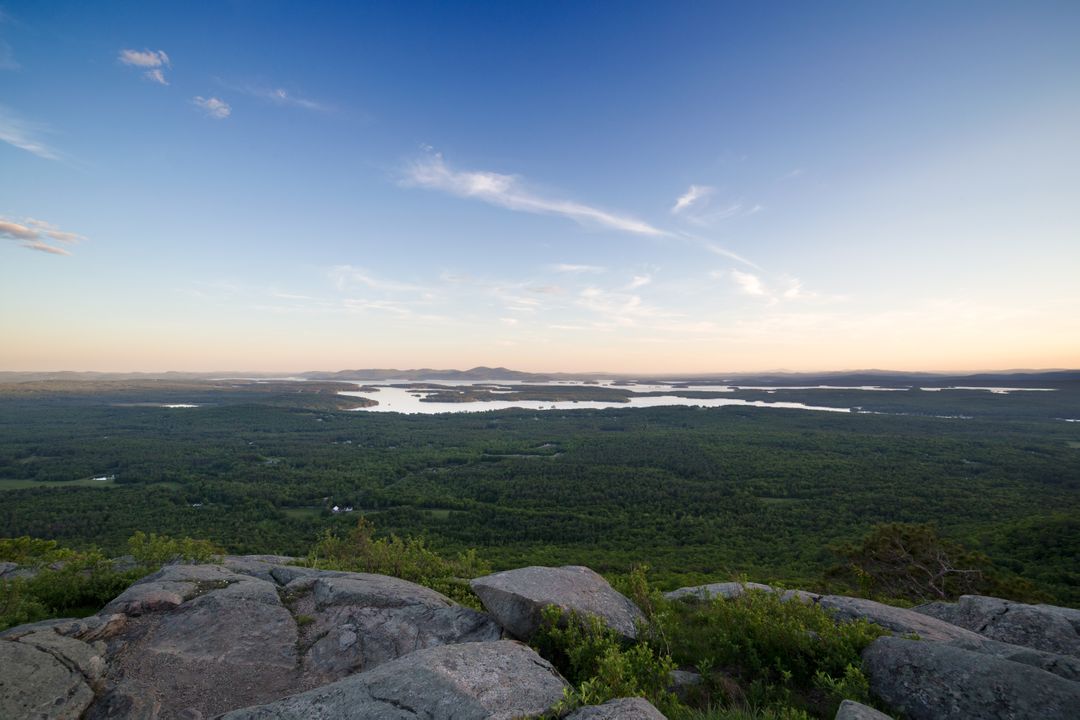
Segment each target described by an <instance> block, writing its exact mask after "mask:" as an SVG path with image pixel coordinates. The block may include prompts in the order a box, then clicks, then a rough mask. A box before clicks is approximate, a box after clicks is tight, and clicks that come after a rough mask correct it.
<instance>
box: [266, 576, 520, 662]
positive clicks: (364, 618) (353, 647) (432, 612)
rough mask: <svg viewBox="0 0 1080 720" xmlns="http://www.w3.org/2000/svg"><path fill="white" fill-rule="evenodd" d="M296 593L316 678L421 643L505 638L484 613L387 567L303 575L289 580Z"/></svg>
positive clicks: (304, 642) (296, 606)
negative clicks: (385, 570) (392, 574)
mask: <svg viewBox="0 0 1080 720" xmlns="http://www.w3.org/2000/svg"><path fill="white" fill-rule="evenodd" d="M286 591H287V592H288V593H290V594H291V597H294V598H296V600H295V602H294V603H293V609H294V612H296V613H297V616H298V617H303V618H305V619H307V618H311V620H310V621H307V622H306V623H305V625H304V626H303V627H301V630H300V632H301V645H302V646H304V647H305V648H306V650H305V651H304V654H303V658H302V662H303V665H304V668H305V670H306V671H307V673H308V674H309V675H310V676H311V677H312V679H317V680H319V681H321V682H330V681H332V680H336V679H338V678H340V677H343V676H344V675H346V674H349V673H352V672H356V671H358V670H366V669H369V668H373V667H375V666H377V665H379V664H381V663H384V662H387V661H389V660H393V659H395V658H398V657H401V656H402V655H405V654H407V653H410V652H412V651H413V650H418V649H421V648H429V647H434V646H436V645H445V644H448V643H462V642H482V641H492V640H498V639H499V638H500V637H501V636H502V630H501V628H500V627H499V626H498V624H497V623H496V622H495V621H494V620H493V619H492V618H491V617H490V616H489V615H486V614H484V613H480V612H477V611H475V610H472V609H470V608H466V607H462V606H461V605H457V604H456V603H453V602H451V601H450V600H449V599H448V598H446V597H445V596H444V595H442V594H440V593H437V592H435V591H434V590H430V589H428V588H425V587H422V586H420V585H416V584H414V583H411V582H408V581H405V580H399V579H398V578H392V577H387V576H385V575H370V574H363V573H355V574H349V575H335V576H329V577H311V576H307V577H300V578H297V579H295V580H293V581H292V582H291V583H289V584H288V585H286Z"/></svg>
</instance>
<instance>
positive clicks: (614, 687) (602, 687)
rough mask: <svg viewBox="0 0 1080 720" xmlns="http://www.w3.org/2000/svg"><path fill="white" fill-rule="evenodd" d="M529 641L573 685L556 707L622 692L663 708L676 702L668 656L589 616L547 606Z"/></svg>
mask: <svg viewBox="0 0 1080 720" xmlns="http://www.w3.org/2000/svg"><path fill="white" fill-rule="evenodd" d="M531 642H532V645H533V647H534V648H535V649H536V651H537V652H539V653H540V655H542V656H543V657H545V658H547V659H548V660H549V661H550V662H551V663H552V664H553V665H555V667H556V668H557V669H558V670H559V672H561V673H562V674H563V677H565V678H566V679H567V680H568V681H570V683H571V684H572V685H573V686H574V687H573V689H572V690H571V691H568V693H567V697H566V699H565V700H564V701H563V703H562V704H561V706H560V708H559V710H560V711H567V710H572V709H573V708H575V707H578V706H581V705H598V704H600V703H604V702H607V701H608V700H612V699H615V698H621V697H645V698H648V700H649V701H650V702H652V703H653V705H656V706H657V707H658V708H660V709H661V710H662V711H664V712H669V711H672V710H674V709H675V708H676V707H677V705H678V703H677V701H676V699H675V696H674V695H672V694H671V693H670V692H668V689H667V688H668V685H669V684H670V677H671V671H672V670H674V669H675V664H674V663H673V662H672V660H671V658H670V657H669V656H667V655H663V654H660V653H657V652H656V651H655V650H654V649H653V648H652V647H651V646H650V645H649V644H648V643H647V642H644V641H642V642H636V643H632V644H627V643H624V642H623V641H622V640H621V639H620V638H619V636H618V635H617V634H616V633H615V632H614V631H612V630H610V629H609V628H607V627H606V626H605V625H604V624H603V622H602V621H601V620H599V619H598V618H596V617H594V616H583V615H579V614H577V613H575V612H570V613H563V612H562V610H560V609H559V608H558V607H555V606H548V607H546V608H544V609H543V611H542V617H541V624H540V628H539V630H538V631H537V632H536V634H535V635H534V636H533V638H532V641H531Z"/></svg>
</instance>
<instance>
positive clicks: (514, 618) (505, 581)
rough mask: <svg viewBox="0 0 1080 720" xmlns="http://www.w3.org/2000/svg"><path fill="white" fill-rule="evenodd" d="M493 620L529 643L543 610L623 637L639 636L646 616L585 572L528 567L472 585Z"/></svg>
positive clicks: (582, 569)
mask: <svg viewBox="0 0 1080 720" xmlns="http://www.w3.org/2000/svg"><path fill="white" fill-rule="evenodd" d="M471 584H472V589H473V592H475V593H476V594H477V596H479V598H480V601H481V602H482V603H483V604H484V608H485V609H487V611H488V612H490V613H491V614H492V615H494V616H495V619H496V620H497V621H498V622H499V624H500V625H502V626H503V628H505V629H506V630H507V631H508V632H509V633H510V634H511V635H513V636H514V637H517V638H520V639H522V640H526V639H528V638H529V637H531V636H532V634H533V633H534V632H536V630H537V628H539V627H540V620H541V611H542V610H543V609H544V608H545V607H548V606H552V605H554V606H556V607H559V608H561V609H562V610H563V611H573V612H577V613H580V614H584V615H592V616H594V617H597V618H599V619H600V620H601V621H602V622H603V623H604V624H605V625H607V626H608V627H609V628H611V629H612V630H614V631H615V632H617V633H618V634H619V635H621V636H622V637H624V638H628V639H633V638H635V637H637V628H636V627H635V623H636V622H637V621H638V620H643V619H644V617H645V616H644V615H643V614H642V612H641V610H639V609H638V607H637V606H636V605H634V603H632V602H631V601H630V600H629V599H628V598H627V597H626V596H625V595H622V594H621V593H619V592H616V591H615V590H614V589H613V588H612V587H611V585H609V584H608V582H607V580H605V579H604V578H602V577H600V576H599V575H597V574H596V573H594V572H593V571H592V570H590V569H589V568H587V567H581V566H577V565H568V566H565V567H557V568H551V567H535V566H534V567H526V568H521V569H519V570H507V571H505V572H500V573H495V574H494V575H487V576H485V577H482V578H477V579H475V580H473V581H472V583H471Z"/></svg>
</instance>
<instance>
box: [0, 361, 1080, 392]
mask: <svg viewBox="0 0 1080 720" xmlns="http://www.w3.org/2000/svg"><path fill="white" fill-rule="evenodd" d="M283 377H288V378H303V379H305V380H336V381H361V382H382V381H387V380H410V381H411V380H458V381H468V380H474V381H495V382H507V381H518V382H529V383H544V382H557V381H560V380H576V381H586V380H620V381H624V382H634V381H638V382H660V381H663V382H676V383H691V384H718V385H840V386H860V385H878V386H881V387H910V386H913V385H922V386H928V387H948V386H952V385H970V386H991V387H1058V386H1061V385H1071V384H1080V370H1010V371H1006V372H982V373H972V374H946V373H925V372H898V371H892V370H851V371H838V372H819V373H797V372H793V373H788V372H766V373H672V374H639V375H635V374H628V373H604V372H590V373H561V372H557V373H535V372H523V371H521V370H511V369H509V368H505V367H486V366H478V367H474V368H471V369H469V370H454V369H436V368H415V369H411V370H400V369H396V368H360V369H354V370H337V371H324V370H311V371H307V372H301V373H295V374H294V373H281V372H278V373H267V372H244V371H221V372H204V373H195V372H163V373H108V372H74V371H60V372H0V383H17V382H32V381H47V380H66V381H103V380H106V381H108V380H111V381H120V380H174V381H176V380H216V379H221V378H258V379H266V378H283Z"/></svg>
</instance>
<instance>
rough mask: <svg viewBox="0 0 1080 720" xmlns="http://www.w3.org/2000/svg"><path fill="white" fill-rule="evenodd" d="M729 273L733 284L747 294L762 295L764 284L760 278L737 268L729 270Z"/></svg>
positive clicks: (763, 293) (764, 293)
mask: <svg viewBox="0 0 1080 720" xmlns="http://www.w3.org/2000/svg"><path fill="white" fill-rule="evenodd" d="M729 275H730V276H731V279H732V280H734V281H735V284H736V285H738V286H739V289H740V290H742V291H743V292H744V293H746V294H747V295H757V296H759V297H760V296H764V295H766V294H767V293H766V292H765V285H764V284H763V283H762V282H761V278H760V277H758V276H757V275H754V274H752V273H744V272H740V271H738V270H730V271H729Z"/></svg>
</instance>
